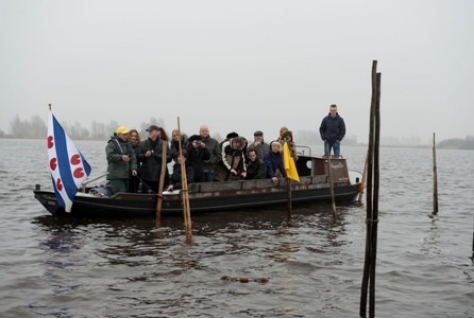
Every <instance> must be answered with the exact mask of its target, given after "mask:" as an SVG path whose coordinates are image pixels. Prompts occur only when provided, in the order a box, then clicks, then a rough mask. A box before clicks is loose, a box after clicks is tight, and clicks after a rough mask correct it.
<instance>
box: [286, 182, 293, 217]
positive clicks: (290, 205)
mask: <svg viewBox="0 0 474 319" xmlns="http://www.w3.org/2000/svg"><path fill="white" fill-rule="evenodd" d="M286 194H287V199H288V200H287V205H288V223H290V220H291V214H293V205H292V203H291V200H292V198H291V178H289V177H288V176H287V177H286Z"/></svg>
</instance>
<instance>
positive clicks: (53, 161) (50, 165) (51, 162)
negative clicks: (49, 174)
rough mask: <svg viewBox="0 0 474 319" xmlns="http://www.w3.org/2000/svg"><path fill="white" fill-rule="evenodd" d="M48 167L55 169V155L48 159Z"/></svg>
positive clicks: (56, 164)
mask: <svg viewBox="0 0 474 319" xmlns="http://www.w3.org/2000/svg"><path fill="white" fill-rule="evenodd" d="M49 167H50V168H51V170H52V171H54V170H55V169H56V167H58V159H57V158H56V157H53V158H52V159H51V160H50V161H49Z"/></svg>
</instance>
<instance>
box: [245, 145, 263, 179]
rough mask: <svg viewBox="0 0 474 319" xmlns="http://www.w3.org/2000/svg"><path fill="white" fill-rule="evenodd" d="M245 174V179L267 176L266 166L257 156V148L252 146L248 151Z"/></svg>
mask: <svg viewBox="0 0 474 319" xmlns="http://www.w3.org/2000/svg"><path fill="white" fill-rule="evenodd" d="M248 157H249V161H248V162H247V176H246V177H245V179H261V178H266V177H267V166H266V165H265V162H264V161H263V159H261V158H258V155H257V150H256V149H254V148H252V149H250V150H249V151H248Z"/></svg>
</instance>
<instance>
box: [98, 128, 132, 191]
mask: <svg viewBox="0 0 474 319" xmlns="http://www.w3.org/2000/svg"><path fill="white" fill-rule="evenodd" d="M105 155H106V158H107V180H109V182H110V185H111V186H112V190H113V192H114V193H119V192H120V193H125V192H128V189H129V184H130V173H131V175H132V176H137V158H136V156H135V152H134V151H133V148H132V146H131V145H130V144H129V143H128V129H127V128H126V127H124V126H120V127H119V128H117V130H116V131H115V134H114V136H112V138H111V139H110V140H109V141H108V143H107V146H106V147H105Z"/></svg>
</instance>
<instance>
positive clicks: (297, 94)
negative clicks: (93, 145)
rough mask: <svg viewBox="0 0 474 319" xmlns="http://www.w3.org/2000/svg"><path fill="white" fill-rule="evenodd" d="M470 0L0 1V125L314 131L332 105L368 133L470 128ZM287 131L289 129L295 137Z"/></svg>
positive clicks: (461, 132) (473, 44)
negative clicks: (39, 122) (157, 122)
mask: <svg viewBox="0 0 474 319" xmlns="http://www.w3.org/2000/svg"><path fill="white" fill-rule="evenodd" d="M473 16H474V1H471V0H446V1H440V0H430V1H426V0H417V1H411V0H409V1H407V0H396V1H392V0H382V1H361V0H354V1H348V0H347V1H340V0H327V1H326V0H319V1H279V0H272V1H259V0H252V1H245V0H244V1H221V0H216V1H194V0H193V1H143V0H141V1H124V0H113V1H112V0H104V1H99V0H93V1H87V0H80V1H58V0H42V1H36V0H30V1H26V0H0V113H1V116H0V128H1V130H3V131H4V132H9V127H10V123H11V121H12V120H13V118H14V117H15V116H16V115H18V116H19V117H20V118H21V119H22V120H29V119H31V117H32V116H33V115H39V116H41V117H43V118H44V120H45V122H47V116H48V104H50V103H51V104H52V110H53V113H54V114H55V116H56V117H57V119H58V120H59V121H60V122H68V123H74V122H76V121H77V122H79V123H81V125H82V126H83V127H85V128H90V127H91V123H92V121H97V122H103V123H109V122H110V121H117V122H118V123H120V125H124V126H127V127H129V128H133V127H138V126H139V125H140V123H142V122H147V121H149V119H150V118H151V117H155V118H161V119H163V121H164V123H165V128H166V129H167V131H171V130H172V129H174V128H176V127H177V118H178V117H179V119H180V125H181V129H182V131H183V132H185V133H187V134H188V135H191V134H195V133H197V132H198V131H199V127H200V125H202V124H207V125H208V126H209V128H210V131H211V134H213V133H217V132H219V133H221V135H223V136H224V135H226V133H228V132H231V131H236V132H238V133H239V134H240V135H242V136H246V137H251V136H252V134H253V132H254V131H255V130H262V131H263V132H264V133H265V137H266V140H271V139H273V138H276V137H277V136H278V131H279V129H280V127H281V126H286V127H288V128H289V129H290V130H292V131H294V132H297V131H299V130H310V131H312V130H314V131H318V130H319V126H320V124H321V120H322V118H323V117H324V116H326V115H327V113H328V110H329V105H331V104H337V106H338V110H339V114H340V115H341V116H342V117H343V118H344V121H345V123H346V127H347V136H354V137H356V138H357V140H358V141H359V142H365V141H367V140H368V132H369V112H370V100H371V70H372V62H373V61H374V60H376V61H377V63H378V66H377V71H378V72H381V77H382V82H381V83H382V84H381V136H382V137H398V138H403V137H411V136H417V137H421V138H422V139H423V140H425V139H426V140H429V139H431V138H432V135H433V133H436V138H437V140H443V139H448V138H465V137H466V136H468V135H474V126H473V125H472V120H473V118H474V105H473V101H474V19H473V18H472V17H473ZM295 139H296V140H297V134H296V136H295Z"/></svg>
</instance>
